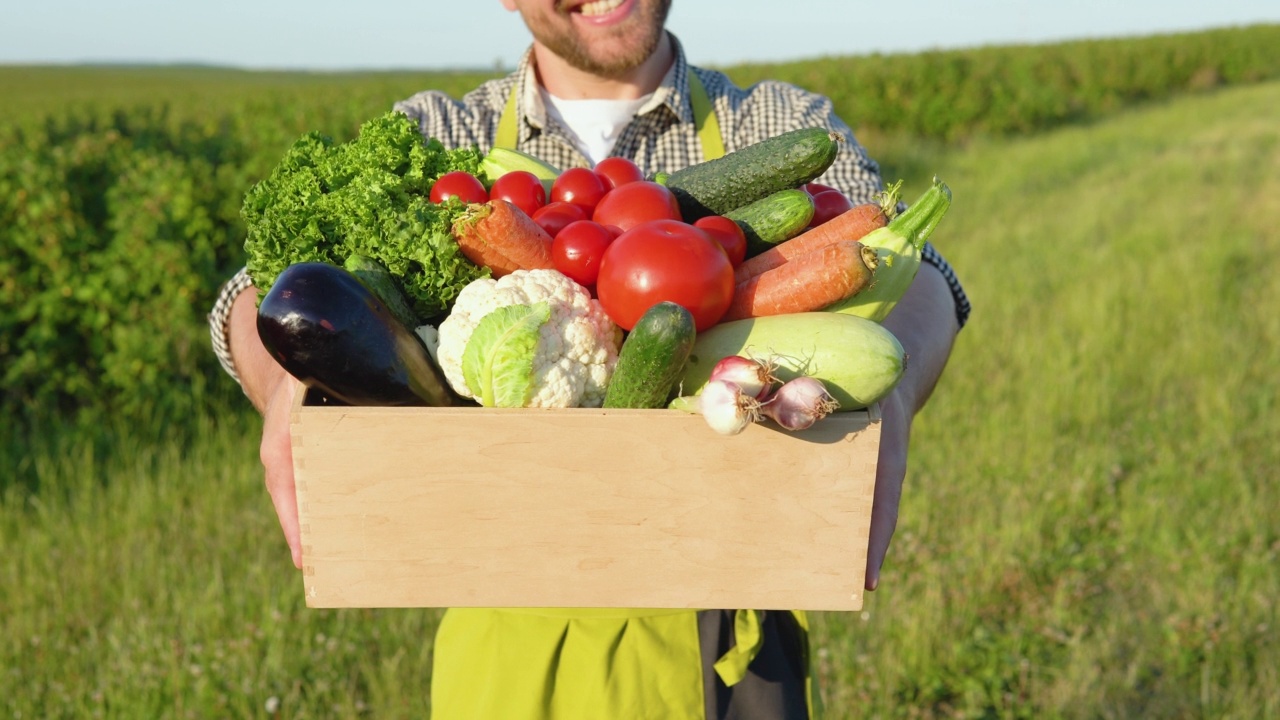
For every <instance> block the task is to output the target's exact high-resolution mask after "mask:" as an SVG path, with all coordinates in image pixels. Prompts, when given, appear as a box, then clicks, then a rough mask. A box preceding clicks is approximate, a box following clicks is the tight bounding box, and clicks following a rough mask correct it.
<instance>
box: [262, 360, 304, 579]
mask: <svg viewBox="0 0 1280 720" xmlns="http://www.w3.org/2000/svg"><path fill="white" fill-rule="evenodd" d="M301 387H302V383H300V382H298V381H297V380H295V379H294V378H292V377H291V376H289V375H285V376H284V377H283V378H281V380H280V382H279V383H278V384H277V385H276V389H275V392H273V393H271V397H270V398H269V399H268V400H267V405H266V407H265V408H264V409H263V412H262V445H261V447H260V449H259V456H260V457H261V458H262V468H263V470H264V471H265V472H266V481H267V492H268V493H269V494H270V495H271V503H272V504H273V505H275V507H276V517H278V518H279V519H280V529H281V530H283V531H284V539H285V541H286V542H288V543H289V552H290V553H291V554H292V555H293V565H294V567H297V568H299V569H301V568H302V536H301V531H300V530H299V527H298V496H297V495H296V494H295V492H294V478H293V448H292V445H291V442H290V434H289V416H290V413H291V412H292V409H293V401H294V398H295V397H296V393H298V392H301V391H302V390H301Z"/></svg>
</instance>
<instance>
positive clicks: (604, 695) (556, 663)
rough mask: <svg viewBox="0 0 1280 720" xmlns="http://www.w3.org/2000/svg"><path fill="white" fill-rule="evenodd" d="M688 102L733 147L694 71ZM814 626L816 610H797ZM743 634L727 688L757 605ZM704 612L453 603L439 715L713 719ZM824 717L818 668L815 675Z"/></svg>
mask: <svg viewBox="0 0 1280 720" xmlns="http://www.w3.org/2000/svg"><path fill="white" fill-rule="evenodd" d="M689 89H690V101H691V104H692V106H693V113H694V123H695V127H696V129H697V132H698V139H699V142H700V143H701V144H702V151H703V157H704V159H707V160H710V159H713V158H716V157H720V156H722V155H724V144H723V140H722V139H721V136H720V127H719V123H718V122H717V120H716V116H715V113H714V111H713V109H712V107H711V103H710V101H709V99H708V97H707V93H706V89H705V88H703V86H702V83H701V82H700V81H699V80H698V77H697V75H696V74H694V73H693V72H690V73H689ZM516 95H517V92H516V90H514V89H513V90H512V92H511V94H510V95H509V97H508V98H507V103H506V107H505V108H504V110H503V113H502V116H501V118H500V120H499V122H498V130H497V134H496V136H495V139H494V145H495V147H506V148H512V149H515V147H516V144H517V140H518V137H519V135H518V112H517V109H516V106H517V103H516V100H517V98H516ZM793 615H794V616H795V618H796V621H797V623H798V624H799V626H800V628H801V629H802V631H804V632H805V634H806V636H807V632H808V627H809V625H808V618H807V617H806V616H805V614H804V612H802V611H793ZM734 638H735V644H734V646H733V647H731V648H729V650H728V652H726V653H725V654H724V655H723V656H722V657H721V658H720V659H719V660H718V661H717V662H716V663H715V672H716V673H717V675H719V677H720V679H721V680H722V681H723V682H724V683H725V684H726V685H728V686H730V687H732V686H733V685H735V684H737V683H738V682H740V681H741V680H742V679H743V678H744V677H745V676H746V674H747V666H748V665H750V664H751V661H752V659H753V658H754V657H755V656H756V653H757V652H758V651H759V649H760V645H761V642H762V640H763V637H762V634H761V631H760V618H759V615H758V613H757V612H756V611H754V610H737V611H735V613H734ZM701 652H702V651H701V646H700V644H699V635H698V613H697V611H696V610H655V609H627V608H622V609H607V608H581V609H578V608H539V609H492V608H451V609H449V610H448V611H446V612H445V615H444V618H443V619H442V621H441V623H440V627H439V629H438V631H437V633H436V639H435V648H434V663H433V668H432V675H431V713H432V714H431V717H432V720H485V719H487V718H501V719H502V720H549V719H552V718H556V719H558V718H570V719H577V718H601V719H604V718H627V719H628V720H645V719H647V718H653V719H654V720H686V719H688V720H702V719H703V718H705V717H706V700H705V698H704V692H703V687H704V686H703V673H702V655H701ZM805 676H806V677H805V695H806V697H807V699H808V707H809V713H810V716H811V717H814V716H816V712H817V710H818V708H816V707H815V700H816V697H815V695H814V691H813V687H812V674H811V673H810V672H806V673H805Z"/></svg>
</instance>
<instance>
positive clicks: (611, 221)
mask: <svg viewBox="0 0 1280 720" xmlns="http://www.w3.org/2000/svg"><path fill="white" fill-rule="evenodd" d="M591 219H592V220H595V221H596V222H598V223H600V224H601V225H617V226H618V227H619V228H621V229H622V231H623V232H626V231H627V230H630V229H631V228H633V227H635V226H636V225H639V224H640V223H642V222H646V221H648V220H679V219H680V203H678V202H676V196H675V195H674V194H672V192H671V191H670V190H668V189H667V188H666V187H665V186H663V185H659V184H658V183H656V182H651V181H649V180H639V181H636V182H629V183H627V184H626V185H619V186H618V187H616V188H614V189H612V190H610V191H609V192H607V193H605V195H604V197H603V198H601V199H600V202H599V203H598V204H597V205H596V210H595V212H594V213H592V215H591Z"/></svg>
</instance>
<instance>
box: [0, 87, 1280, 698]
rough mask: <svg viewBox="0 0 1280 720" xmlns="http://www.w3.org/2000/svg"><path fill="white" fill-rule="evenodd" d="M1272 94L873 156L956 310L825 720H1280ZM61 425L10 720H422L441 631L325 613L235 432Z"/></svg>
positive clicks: (834, 639)
mask: <svg viewBox="0 0 1280 720" xmlns="http://www.w3.org/2000/svg"><path fill="white" fill-rule="evenodd" d="M1277 107H1280V84H1276V83H1270V84H1266V85H1260V86H1255V87H1250V88H1241V89H1231V90H1227V91H1221V92H1217V93H1213V94H1205V95H1199V96H1196V97H1192V98H1186V99H1182V100H1177V101H1172V102H1168V103H1165V104H1161V105H1158V106H1151V107H1147V108H1144V109H1142V110H1140V111H1135V112H1130V113H1127V114H1124V115H1121V116H1118V117H1115V118H1113V119H1110V120H1107V121H1105V122H1101V123H1098V124H1095V125H1093V126H1089V127H1074V128H1070V129H1066V130H1062V131H1058V132H1055V133H1052V134H1048V135H1042V136H1039V137H1035V138H1030V139H1023V140H1017V141H987V142H975V143H973V144H971V145H968V146H966V147H963V148H940V147H933V146H927V145H922V144H913V143H910V142H908V141H906V140H902V139H894V138H864V139H865V140H866V141H867V143H868V144H869V145H870V146H871V149H872V152H873V154H875V155H877V156H879V157H881V158H882V159H883V161H884V166H885V170H886V175H887V176H888V177H889V178H890V179H893V178H896V177H900V176H901V177H905V178H906V180H907V184H906V196H907V197H908V198H912V197H914V195H915V194H916V193H918V192H919V191H920V190H922V189H923V187H924V184H925V182H926V181H927V180H928V177H929V175H931V174H933V173H935V172H936V173H937V174H938V175H939V176H941V177H942V178H943V179H945V180H946V181H947V182H948V183H949V184H950V185H951V187H952V188H953V190H954V192H955V202H954V205H953V210H952V211H951V213H950V214H949V215H948V217H947V218H946V220H945V221H944V223H943V224H942V226H941V227H940V229H939V231H938V234H937V235H936V237H935V240H936V243H937V244H938V245H939V247H940V248H941V249H942V250H943V252H944V253H945V254H946V255H947V257H948V259H949V260H951V261H952V263H953V264H954V265H955V266H956V267H957V269H958V270H959V272H960V273H961V276H962V278H963V279H964V281H965V284H966V287H967V289H968V290H969V292H970V294H971V296H972V299H973V301H974V305H975V313H974V316H973V320H972V322H971V324H970V326H969V327H968V328H966V329H965V330H964V332H963V333H962V334H961V336H960V339H959V342H958V345H957V347H956V350H955V354H954V356H953V358H952V361H951V364H950V366H949V367H948V369H947V372H946V375H945V377H944V379H943V382H942V384H941V386H940V388H939V390H938V391H937V393H936V395H935V396H934V398H933V400H932V402H931V404H930V405H929V407H928V408H927V410H926V412H925V414H924V415H923V416H921V417H920V418H919V419H918V421H917V424H916V427H915V432H914V437H913V452H912V466H911V472H910V476H909V478H908V487H907V491H906V496H905V498H904V502H903V507H902V517H901V522H900V524H899V529H898V535H897V537H896V538H895V542H894V545H893V548H892V549H891V553H890V557H889V560H888V562H887V564H886V567H885V571H884V575H883V579H882V583H881V588H880V589H879V590H878V591H877V592H875V593H873V594H871V595H869V597H868V601H867V605H866V608H865V611H864V612H862V613H857V614H834V613H831V614H822V615H819V616H818V618H817V628H816V631H815V637H814V647H815V651H816V657H817V663H818V667H819V672H820V682H821V687H822V690H823V695H824V699H825V704H826V706H827V710H828V714H829V716H830V717H834V718H853V717H879V718H1133V717H1143V718H1240V719H1246V718H1247V719H1253V718H1267V717H1280V643H1277V642H1275V638H1276V637H1277V636H1280V618H1278V617H1277V613H1276V610H1275V605H1276V603H1275V598H1276V597H1277V596H1280V557H1278V555H1280V487H1278V486H1277V484H1276V476H1277V473H1276V470H1277V468H1280V449H1278V443H1277V442H1276V438H1277V437H1280V412H1278V411H1280V408H1278V407H1277V397H1278V395H1280V372H1278V371H1277V368H1280V316H1278V314H1277V312H1276V309H1277V308H1280V283H1276V282H1273V280H1272V278H1273V277H1274V276H1273V273H1277V272H1280V124H1278V123H1276V122H1275V117H1276V114H1275V108H1277ZM196 430H197V432H196V433H195V434H196V436H197V437H198V438H199V439H198V440H195V441H192V442H189V443H185V442H184V443H172V444H169V445H160V446H155V445H153V444H151V443H146V442H142V441H138V440H133V439H130V438H131V437H133V433H132V432H131V431H130V430H129V429H118V428H110V427H106V428H101V429H100V434H99V435H97V436H85V435H75V436H64V435H60V434H58V433H50V434H49V435H48V436H47V437H46V438H45V439H43V440H41V441H39V442H36V443H34V444H33V446H32V447H30V448H26V449H25V452H24V453H23V454H22V455H21V457H19V456H17V455H16V454H14V452H13V449H9V450H8V452H9V453H10V457H8V458H6V462H9V461H12V462H14V463H18V464H19V470H20V473H19V474H20V475H21V476H23V477H27V478H31V479H32V480H31V482H23V483H4V484H3V485H0V487H3V494H2V495H0V547H3V548H4V552H3V553H0V609H2V612H3V614H4V622H3V624H0V698H2V700H0V708H4V709H5V710H6V715H7V716H9V717H21V718H84V717H107V718H140V717H174V718H188V717H189V718H206V717H269V716H279V717H290V718H295V717H312V718H318V717H355V716H367V717H376V718H398V717H422V716H424V715H425V713H426V710H427V707H426V704H427V701H426V689H427V686H428V683H429V677H430V671H431V667H430V650H431V637H432V633H433V630H434V626H435V622H436V619H437V614H436V613H435V612H434V611H401V610H396V611H318V610H308V609H306V608H305V607H304V605H303V597H302V592H301V582H300V580H299V578H298V576H297V573H296V571H295V570H294V569H293V567H292V565H291V564H290V563H289V560H288V553H287V551H286V549H285V547H284V544H283V541H282V539H281V538H280V536H279V531H278V529H277V527H276V525H275V519H274V515H273V513H272V511H271V508H270V503H269V501H268V499H267V496H266V493H265V492H264V491H263V490H262V487H261V479H260V476H259V469H258V466H257V461H256V432H257V426H256V421H255V420H254V419H253V418H252V416H251V415H250V414H248V413H245V414H244V415H240V416H236V417H232V418H226V419H223V420H221V421H219V422H212V421H200V422H199V423H198V424H197V427H196Z"/></svg>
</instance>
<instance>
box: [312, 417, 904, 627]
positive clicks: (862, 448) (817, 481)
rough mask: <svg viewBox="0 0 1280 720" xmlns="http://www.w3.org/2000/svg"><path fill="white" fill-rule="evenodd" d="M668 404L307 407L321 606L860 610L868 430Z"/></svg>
mask: <svg viewBox="0 0 1280 720" xmlns="http://www.w3.org/2000/svg"><path fill="white" fill-rule="evenodd" d="M869 417H870V416H869V415H868V414H867V413H847V414H840V415H836V416H832V417H830V418H827V419H826V420H824V421H823V422H822V423H819V425H818V426H815V428H814V429H813V430H811V431H808V432H806V433H802V434H799V435H795V434H788V433H784V432H781V431H779V430H776V429H774V428H772V427H769V426H764V425H760V426H752V427H750V428H748V430H747V431H746V432H744V433H743V434H741V435H738V436H734V437H723V436H719V435H716V434H714V433H713V432H712V431H711V430H710V429H709V428H707V427H706V424H705V422H703V420H702V419H701V418H699V417H696V416H691V415H685V414H682V413H675V412H668V411H653V410H646V411H614V410H610V411H607V412H606V411H599V410H595V411H592V410H565V411H531V410H522V411H498V410H477V409H430V410H423V409H403V408H332V407H326V408H309V407H308V408H302V409H301V410H300V412H299V413H298V415H297V416H296V424H295V427H294V442H295V464H296V466H297V477H298V495H299V511H300V518H301V521H302V525H303V546H304V547H303V555H304V584H305V587H306V596H307V602H308V604H309V605H312V606H316V607H348V606H364V607H397V606H404V607H446V606H452V607H462V606H490V607H618V606H627V607H662V608H667V607H690V608H700V607H755V608H798V609H831V610H837V609H857V608H859V607H861V603H862V577H863V574H864V569H865V559H866V545H867V531H868V528H869V522H870V513H871V502H872V494H873V487H872V484H871V483H870V482H869V481H868V478H870V477H873V476H874V471H875V464H876V453H877V448H878V437H879V425H878V424H869V423H868V421H869Z"/></svg>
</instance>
